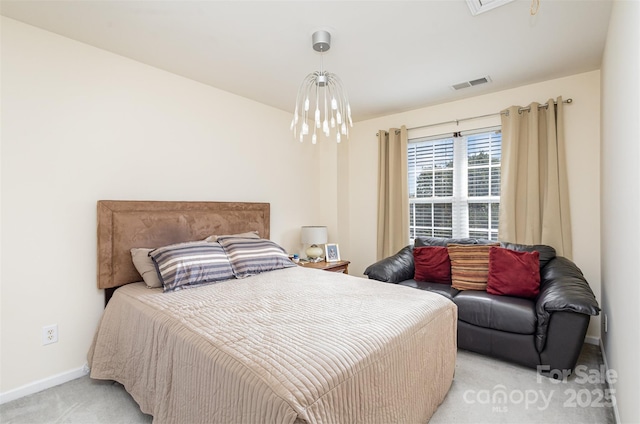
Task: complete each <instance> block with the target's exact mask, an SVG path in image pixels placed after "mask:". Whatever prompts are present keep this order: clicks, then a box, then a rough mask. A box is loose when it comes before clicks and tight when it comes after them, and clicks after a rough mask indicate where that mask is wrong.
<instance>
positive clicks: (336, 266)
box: [298, 261, 351, 274]
mask: <svg viewBox="0 0 640 424" xmlns="http://www.w3.org/2000/svg"><path fill="white" fill-rule="evenodd" d="M350 263H351V262H349V261H336V262H325V261H320V262H302V261H301V262H300V263H298V265H300V266H303V267H305V268H316V269H322V270H325V271H331V272H342V273H344V274H348V273H349V264H350Z"/></svg>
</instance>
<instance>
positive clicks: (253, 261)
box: [219, 238, 297, 278]
mask: <svg viewBox="0 0 640 424" xmlns="http://www.w3.org/2000/svg"><path fill="white" fill-rule="evenodd" d="M219 243H220V244H221V245H222V247H223V248H224V251H225V252H226V253H227V256H228V257H229V261H230V262H231V267H232V268H233V274H234V275H235V276H236V278H244V277H248V276H250V275H255V274H260V273H261V272H266V271H273V270H275V269H281V268H288V267H293V266H297V265H296V264H295V263H293V261H291V259H289V255H287V252H285V250H284V249H283V248H282V247H280V246H278V245H277V244H276V243H274V242H272V241H271V240H266V239H253V238H223V239H220V241H219Z"/></svg>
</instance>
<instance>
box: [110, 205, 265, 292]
mask: <svg viewBox="0 0 640 424" xmlns="http://www.w3.org/2000/svg"><path fill="white" fill-rule="evenodd" d="M269 222H270V209H269V203H235V202H234V203H230V202H149V201H124V200H100V201H98V288H100V289H107V288H113V287H119V286H122V285H125V284H129V283H133V282H136V281H142V277H140V274H138V272H137V271H136V269H135V267H134V266H133V262H132V261H131V252H130V249H131V248H133V247H148V248H155V247H160V246H166V245H168V244H172V243H179V242H184V241H193V240H202V239H204V238H206V237H208V236H210V235H214V234H217V235H223V234H237V233H243V232H247V231H258V234H259V235H260V237H262V238H267V239H268V238H269V235H270V234H269Z"/></svg>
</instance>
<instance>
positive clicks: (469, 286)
mask: <svg viewBox="0 0 640 424" xmlns="http://www.w3.org/2000/svg"><path fill="white" fill-rule="evenodd" d="M498 245H499V243H496V244H495V246H498ZM491 246H492V245H491V244H487V245H477V244H464V245H462V244H450V245H448V246H447V250H448V252H449V259H450V260H451V286H452V287H453V288H455V289H458V290H486V289H487V278H488V276H489V250H490V249H491Z"/></svg>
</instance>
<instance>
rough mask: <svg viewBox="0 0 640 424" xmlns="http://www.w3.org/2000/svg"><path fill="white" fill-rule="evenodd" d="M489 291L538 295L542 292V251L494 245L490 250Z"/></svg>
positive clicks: (525, 295)
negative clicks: (519, 249)
mask: <svg viewBox="0 0 640 424" xmlns="http://www.w3.org/2000/svg"><path fill="white" fill-rule="evenodd" d="M487 293H490V294H497V295H507V296H516V297H526V298H533V297H536V296H537V295H538V293H540V253H538V252H537V251H533V252H517V251H515V250H509V249H505V248H502V247H492V248H491V250H490V251H489V278H488V279H487Z"/></svg>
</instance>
